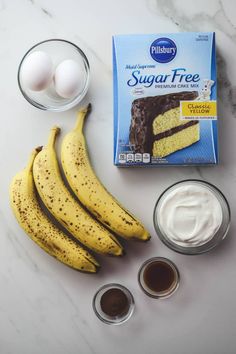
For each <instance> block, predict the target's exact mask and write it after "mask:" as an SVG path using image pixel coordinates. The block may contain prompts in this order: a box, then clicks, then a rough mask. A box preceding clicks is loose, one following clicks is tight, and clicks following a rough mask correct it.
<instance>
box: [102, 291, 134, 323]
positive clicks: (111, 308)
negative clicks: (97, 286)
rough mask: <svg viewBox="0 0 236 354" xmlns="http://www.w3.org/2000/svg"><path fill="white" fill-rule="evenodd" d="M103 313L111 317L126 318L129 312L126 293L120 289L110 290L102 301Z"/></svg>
mask: <svg viewBox="0 0 236 354" xmlns="http://www.w3.org/2000/svg"><path fill="white" fill-rule="evenodd" d="M100 305H101V309H102V311H103V312H104V313H105V314H106V315H108V316H111V317H115V316H124V315H126V314H127V313H128V311H129V300H128V298H127V296H126V295H125V293H124V292H123V291H122V290H120V289H116V288H113V289H109V290H107V291H106V292H105V293H104V294H103V295H102V296H101V300H100Z"/></svg>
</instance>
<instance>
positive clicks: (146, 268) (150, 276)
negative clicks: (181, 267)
mask: <svg viewBox="0 0 236 354" xmlns="http://www.w3.org/2000/svg"><path fill="white" fill-rule="evenodd" d="M179 282H180V275H179V271H178V269H177V267H176V265H175V264H174V263H173V262H172V261H170V260H169V259H167V258H164V257H153V258H150V259H148V260H147V261H145V262H144V263H143V264H142V265H141V267H140V269H139V272H138V283H139V285H140V287H141V289H142V290H143V292H144V293H145V294H146V295H148V296H150V297H153V298H155V299H165V298H168V297H170V296H171V295H172V294H174V292H175V291H176V290H177V289H178V287H179Z"/></svg>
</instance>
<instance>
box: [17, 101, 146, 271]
mask: <svg viewBox="0 0 236 354" xmlns="http://www.w3.org/2000/svg"><path fill="white" fill-rule="evenodd" d="M90 108H91V105H88V107H86V108H85V109H82V110H81V111H80V112H79V113H78V119H77V123H76V126H75V128H74V129H73V130H72V131H71V132H70V133H69V134H67V135H66V136H65V138H64V139H63V143H62V148H61V161H62V167H63V170H64V174H65V177H66V180H67V182H68V184H69V186H70V188H71V189H72V191H73V192H74V194H75V197H74V196H73V195H72V194H71V193H70V191H69V189H68V188H67V186H66V184H65V182H64V181H63V179H62V176H61V173H60V168H59V164H58V160H57V156H56V151H55V142H56V138H57V135H58V134H59V132H60V128H58V127H53V128H52V129H51V132H50V135H49V139H48V142H47V144H46V146H45V147H44V148H43V149H42V148H37V149H35V150H34V151H33V152H32V154H31V157H30V160H29V163H28V165H27V167H26V168H25V169H24V170H22V171H21V172H19V173H18V174H17V175H16V176H15V177H14V178H13V180H12V183H11V186H10V199H11V206H12V209H13V212H14V214H15V216H16V219H17V220H18V222H19V224H20V225H21V227H22V228H23V229H24V230H25V232H26V233H27V234H28V235H29V236H30V238H31V239H32V240H34V241H35V242H36V243H37V244H38V245H39V246H40V247H41V248H42V249H43V250H45V251H46V252H47V253H49V254H50V255H52V256H53V257H55V258H56V259H58V260H59V261H61V262H63V263H65V264H67V265H68V266H70V267H72V268H75V269H77V270H80V271H84V272H90V273H95V272H96V271H97V270H98V268H99V264H98V263H97V261H96V260H95V258H94V257H93V256H91V255H90V254H89V253H88V252H87V251H86V250H85V249H83V248H82V247H81V246H80V245H79V244H78V242H77V240H78V241H79V242H80V243H82V244H83V245H85V246H86V247H87V248H89V249H91V250H92V251H95V252H97V253H100V254H103V255H113V256H121V255H123V254H124V250H123V247H122V246H121V244H120V243H119V242H118V240H117V238H116V236H115V235H119V236H121V237H124V238H126V239H139V240H142V241H146V240H148V239H149V238H150V236H149V234H148V232H147V231H146V230H145V228H144V227H143V225H142V224H141V223H140V222H139V221H138V220H137V219H136V218H135V217H134V216H133V215H132V214H131V213H129V212H128V211H127V210H126V209H124V208H123V207H122V206H121V205H120V203H119V202H118V201H117V200H116V199H115V198H114V197H113V196H112V195H111V194H110V193H109V192H108V191H107V190H106V188H105V187H104V186H103V185H102V183H101V182H100V181H99V180H98V178H97V177H96V175H95V173H94V171H93V169H92V167H91V165H90V161H89V157H88V154H87V147H86V141H85V138H84V135H83V125H84V119H85V117H86V116H87V113H88V112H89V111H90ZM35 187H36V188H35ZM36 190H37V192H38V194H39V196H40V198H41V200H42V201H43V203H44V205H45V207H46V208H47V209H48V211H49V212H50V213H51V214H52V215H53V216H54V218H55V219H56V220H57V221H58V222H59V223H60V224H61V225H62V226H63V227H64V228H65V229H66V230H68V231H69V232H70V234H71V235H72V236H71V237H69V236H67V235H66V234H65V233H64V232H63V231H61V230H60V229H59V228H58V227H56V226H55V225H54V224H53V223H52V222H51V220H50V219H49V218H48V217H47V216H46V214H45V213H44V211H43V209H42V208H41V207H40V205H39V202H38V198H37V197H36ZM88 211H89V212H88ZM114 234H115V235H114Z"/></svg>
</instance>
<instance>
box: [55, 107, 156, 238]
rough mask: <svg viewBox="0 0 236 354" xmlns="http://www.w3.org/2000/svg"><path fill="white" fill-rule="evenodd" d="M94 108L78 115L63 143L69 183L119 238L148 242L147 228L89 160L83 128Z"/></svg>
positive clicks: (65, 170) (83, 202)
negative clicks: (113, 191)
mask: <svg viewBox="0 0 236 354" xmlns="http://www.w3.org/2000/svg"><path fill="white" fill-rule="evenodd" d="M90 108H91V105H88V106H87V107H86V108H84V109H82V110H81V111H80V112H79V113H78V119H77V122H76V126H75V128H74V129H73V130H72V131H71V132H70V133H68V134H67V135H66V136H65V138H64V139H63V142H62V147H61V160H62V167H63V170H64V173H65V176H66V178H67V181H68V183H69V185H70V187H71V189H72V190H73V192H74V193H75V194H76V196H77V197H78V199H79V200H80V202H81V203H82V204H83V205H84V206H85V207H86V208H87V209H88V210H89V211H90V212H91V213H92V214H94V215H95V216H96V218H97V219H98V220H99V221H100V222H102V223H103V224H104V225H106V226H107V227H108V228H109V229H110V230H112V231H113V232H115V233H116V234H117V235H119V236H122V237H124V238H126V239H132V238H134V239H135V238H136V239H139V240H143V241H146V240H148V239H149V238H150V235H149V233H148V232H147V231H146V230H145V229H144V227H143V225H142V224H141V223H140V222H139V221H138V220H137V219H136V218H135V217H134V216H133V215H131V214H130V213H129V212H128V211H127V210H125V209H124V208H123V207H122V206H121V205H120V203H119V202H118V201H117V200H116V199H115V198H114V197H113V196H112V195H111V194H110V193H109V192H108V191H107V190H106V188H105V187H104V186H103V185H102V183H101V182H100V181H99V180H98V178H97V177H96V175H95V173H94V171H93V169H92V167H91V165H90V161H89V156H88V154H87V147H86V141H85V137H84V135H83V125H84V119H85V117H86V115H87V114H88V113H89V111H90Z"/></svg>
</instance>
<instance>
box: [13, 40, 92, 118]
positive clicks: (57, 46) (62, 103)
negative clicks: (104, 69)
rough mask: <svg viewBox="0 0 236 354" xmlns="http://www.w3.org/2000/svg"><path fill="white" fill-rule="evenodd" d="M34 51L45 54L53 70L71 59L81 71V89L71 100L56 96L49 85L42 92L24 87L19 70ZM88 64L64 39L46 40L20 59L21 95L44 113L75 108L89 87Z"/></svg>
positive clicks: (77, 50) (77, 49)
mask: <svg viewBox="0 0 236 354" xmlns="http://www.w3.org/2000/svg"><path fill="white" fill-rule="evenodd" d="M34 51H43V52H46V53H47V54H48V55H49V56H50V57H51V59H52V61H53V68H54V70H55V68H56V67H57V65H58V64H60V63H61V62H62V61H63V60H67V59H72V60H74V61H75V62H77V63H78V65H79V66H80V69H81V74H82V75H81V89H80V91H79V92H78V94H77V95H76V96H75V97H73V98H63V97H60V96H59V95H57V93H56V91H55V90H54V88H53V85H52V84H51V85H50V86H49V87H48V88H47V89H45V90H43V91H32V90H30V89H29V88H27V87H26V86H25V85H24V82H23V80H22V77H21V68H22V65H23V63H24V61H25V59H26V58H27V57H28V56H29V55H30V54H31V53H33V52H34ZM89 73H90V70H89V62H88V59H87V57H86V55H85V54H84V52H83V51H82V50H81V49H80V48H79V47H77V46H76V45H75V44H73V43H71V42H69V41H66V40H64V39H48V40H46V41H43V42H40V43H38V44H35V45H34V46H33V47H32V48H31V49H29V50H28V51H27V52H26V54H25V55H24V57H23V58H22V60H21V62H20V65H19V69H18V84H19V88H20V91H21V93H22V95H23V96H24V97H25V99H26V100H27V101H28V102H29V103H31V104H32V105H33V106H35V107H37V108H40V109H42V110H45V111H54V112H62V111H66V110H68V109H70V108H72V107H74V106H76V105H77V104H78V103H79V102H80V101H81V100H82V99H83V97H84V96H85V94H86V92H87V90H88V86H89Z"/></svg>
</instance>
